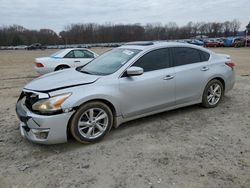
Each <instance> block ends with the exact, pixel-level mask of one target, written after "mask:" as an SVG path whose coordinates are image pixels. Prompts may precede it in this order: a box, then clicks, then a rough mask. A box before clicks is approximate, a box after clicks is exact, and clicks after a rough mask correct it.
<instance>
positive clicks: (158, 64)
mask: <svg viewBox="0 0 250 188" xmlns="http://www.w3.org/2000/svg"><path fill="white" fill-rule="evenodd" d="M133 66H137V67H141V68H143V70H144V72H148V71H153V70H159V69H164V68H168V67H170V58H169V49H167V48H164V49H158V50H154V51H151V52H149V53H147V54H145V55H144V56H142V57H141V58H140V59H139V60H137V61H136V62H135V63H134V65H133Z"/></svg>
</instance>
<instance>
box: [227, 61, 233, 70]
mask: <svg viewBox="0 0 250 188" xmlns="http://www.w3.org/2000/svg"><path fill="white" fill-rule="evenodd" d="M225 64H226V65H227V66H229V67H230V68H231V69H232V70H234V67H235V63H233V62H231V61H230V62H226V63H225Z"/></svg>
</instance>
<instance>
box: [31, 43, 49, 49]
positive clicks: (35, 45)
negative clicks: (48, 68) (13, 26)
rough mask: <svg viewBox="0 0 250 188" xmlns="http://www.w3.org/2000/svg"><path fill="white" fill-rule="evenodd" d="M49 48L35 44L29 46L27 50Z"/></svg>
mask: <svg viewBox="0 0 250 188" xmlns="http://www.w3.org/2000/svg"><path fill="white" fill-rule="evenodd" d="M46 48H47V47H46V46H43V45H41V44H40V43H34V44H31V45H30V46H28V47H27V48H26V49H27V50H39V49H40V50H45V49H46Z"/></svg>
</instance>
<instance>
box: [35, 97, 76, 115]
mask: <svg viewBox="0 0 250 188" xmlns="http://www.w3.org/2000/svg"><path fill="white" fill-rule="evenodd" d="M70 95H71V93H65V94H62V95H57V96H54V97H51V98H48V99H42V100H39V101H38V102H36V103H35V104H33V105H32V110H34V111H39V112H41V113H52V112H55V111H60V110H61V109H62V108H61V105H62V104H63V102H64V101H65V100H66V99H67V98H68V97H69V96H70Z"/></svg>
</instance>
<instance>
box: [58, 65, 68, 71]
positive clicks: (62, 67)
mask: <svg viewBox="0 0 250 188" xmlns="http://www.w3.org/2000/svg"><path fill="white" fill-rule="evenodd" d="M68 68H70V67H69V66H67V65H59V66H57V67H56V68H55V71H59V70H64V69H68Z"/></svg>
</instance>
